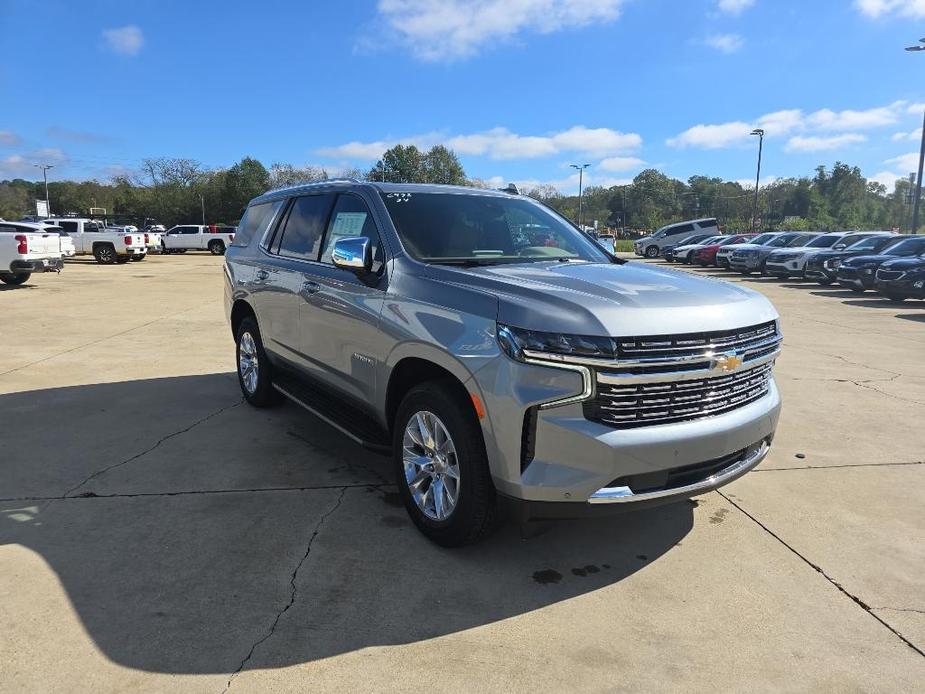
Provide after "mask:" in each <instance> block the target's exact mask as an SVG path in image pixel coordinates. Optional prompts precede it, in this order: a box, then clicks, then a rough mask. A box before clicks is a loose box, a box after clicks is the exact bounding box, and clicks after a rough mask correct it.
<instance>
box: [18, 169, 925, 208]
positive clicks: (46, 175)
mask: <svg viewBox="0 0 925 694" xmlns="http://www.w3.org/2000/svg"><path fill="white" fill-rule="evenodd" d="M33 166H34V167H36V168H38V169H41V170H42V178H43V179H45V205H46V206H47V207H48V214H51V200H49V199H48V169H53V168H55V165H54V164H33ZM921 168H922V166H921V164H920V165H919V169H921ZM921 177H922V174H921V172H920V173H919V178H921Z"/></svg>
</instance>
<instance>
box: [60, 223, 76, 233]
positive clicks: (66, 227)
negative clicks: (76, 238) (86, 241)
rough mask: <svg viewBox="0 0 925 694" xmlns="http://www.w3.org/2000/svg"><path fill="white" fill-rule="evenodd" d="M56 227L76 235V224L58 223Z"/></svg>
mask: <svg viewBox="0 0 925 694" xmlns="http://www.w3.org/2000/svg"><path fill="white" fill-rule="evenodd" d="M58 226H60V227H61V228H62V229H64V230H65V231H66V232H67V233H69V234H76V233H77V222H58Z"/></svg>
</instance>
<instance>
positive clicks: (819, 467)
mask: <svg viewBox="0 0 925 694" xmlns="http://www.w3.org/2000/svg"><path fill="white" fill-rule="evenodd" d="M899 465H925V460H913V461H909V462H905V463H844V464H842V465H801V466H799V467H765V468H756V469H754V470H752V472H786V471H787V470H831V469H838V468H844V467H894V466H899Z"/></svg>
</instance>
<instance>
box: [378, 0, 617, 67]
mask: <svg viewBox="0 0 925 694" xmlns="http://www.w3.org/2000/svg"><path fill="white" fill-rule="evenodd" d="M624 1H625V0H379V4H378V10H379V15H380V16H381V18H382V19H383V21H384V22H385V23H386V25H387V26H388V27H389V28H390V29H391V30H392V31H393V32H394V33H395V34H396V35H397V36H398V37H399V39H400V40H401V41H402V42H404V43H405V44H407V45H408V46H409V48H410V49H411V51H412V53H413V54H414V55H415V56H416V57H418V58H421V59H423V60H454V59H459V58H465V57H468V56H471V55H474V54H475V53H477V52H478V50H479V49H480V48H481V47H482V46H484V45H486V44H489V43H494V42H497V41H503V40H506V39H510V38H512V37H514V36H516V35H518V34H521V33H524V32H534V33H539V34H551V33H554V32H557V31H562V30H563V29H570V28H574V27H581V26H585V25H588V24H591V23H595V24H599V23H602V22H609V21H613V20H615V19H617V17H619V16H620V7H621V6H622V5H623V3H624Z"/></svg>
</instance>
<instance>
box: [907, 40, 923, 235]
mask: <svg viewBox="0 0 925 694" xmlns="http://www.w3.org/2000/svg"><path fill="white" fill-rule="evenodd" d="M919 43H920V44H923V43H925V38H923V39H919ZM906 50H907V51H909V52H911V53H916V52H918V51H925V46H922V45H919V46H906ZM923 163H925V116H923V117H922V143H921V144H920V145H919V175H918V177H917V178H916V179H915V195H914V197H913V198H912V233H913V234H917V233H919V200H921V198H922V164H923Z"/></svg>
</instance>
